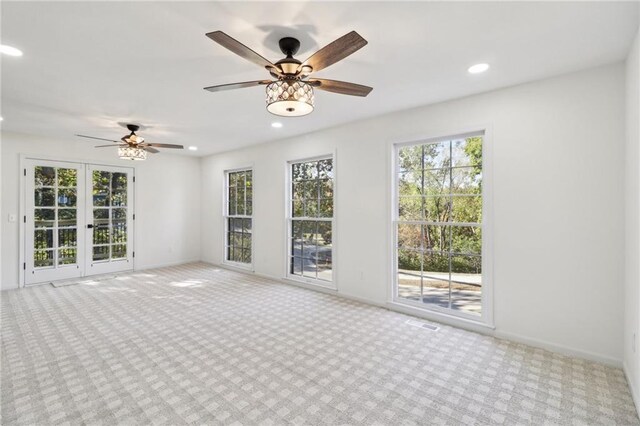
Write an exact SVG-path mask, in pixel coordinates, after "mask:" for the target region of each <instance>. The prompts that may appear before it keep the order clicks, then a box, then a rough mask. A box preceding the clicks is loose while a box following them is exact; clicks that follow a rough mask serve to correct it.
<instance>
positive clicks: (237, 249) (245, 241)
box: [225, 170, 253, 267]
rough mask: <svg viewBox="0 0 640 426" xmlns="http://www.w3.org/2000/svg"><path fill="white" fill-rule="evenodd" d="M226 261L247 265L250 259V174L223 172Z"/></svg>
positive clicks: (243, 171)
mask: <svg viewBox="0 0 640 426" xmlns="http://www.w3.org/2000/svg"><path fill="white" fill-rule="evenodd" d="M225 181H226V185H225V186H226V188H225V193H226V198H227V199H226V208H225V211H226V214H225V228H226V240H225V262H228V263H231V264H238V265H241V266H245V267H246V266H250V265H251V259H252V252H251V248H252V246H253V244H252V236H253V233H252V225H253V224H252V215H253V171H252V170H235V171H229V172H226V180H225Z"/></svg>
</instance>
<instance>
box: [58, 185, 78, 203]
mask: <svg viewBox="0 0 640 426" xmlns="http://www.w3.org/2000/svg"><path fill="white" fill-rule="evenodd" d="M75 205H76V189H75V188H58V206H59V207H74V206H75Z"/></svg>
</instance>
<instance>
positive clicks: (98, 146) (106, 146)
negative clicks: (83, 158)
mask: <svg viewBox="0 0 640 426" xmlns="http://www.w3.org/2000/svg"><path fill="white" fill-rule="evenodd" d="M119 146H127V145H126V144H124V143H121V144H120V145H96V146H94V148H117V147H119Z"/></svg>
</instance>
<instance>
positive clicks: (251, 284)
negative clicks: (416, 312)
mask: <svg viewBox="0 0 640 426" xmlns="http://www.w3.org/2000/svg"><path fill="white" fill-rule="evenodd" d="M409 318H411V317H408V316H406V315H402V314H398V313H395V312H391V311H387V310H384V309H380V308H375V307H371V306H367V305H364V304H361V303H356V302H352V301H348V300H344V299H340V298H337V297H334V296H331V295H327V294H322V293H318V292H314V291H310V290H305V289H301V288H297V287H293V286H288V285H284V284H281V283H277V282H274V281H270V280H267V279H263V278H259V277H256V276H253V275H249V274H242V273H237V272H232V271H227V270H222V269H218V268H215V267H212V266H209V265H205V264H189V265H183V266H179V267H173V268H163V269H156V270H149V271H144V272H136V273H130V274H124V275H120V276H118V277H117V278H115V279H111V280H105V281H99V282H94V283H90V284H78V285H74V286H69V287H61V288H53V287H51V286H49V285H46V286H39V287H32V288H26V289H22V290H14V291H8V292H3V293H2V360H1V361H2V367H1V368H2V377H1V378H2V382H1V398H2V406H1V408H2V412H1V423H2V424H3V425H13V424H22V425H27V424H29V425H32V424H39V425H49V424H74V425H75V424H91V425H93V424H108V425H113V424H126V425H130V424H171V425H178V424H187V423H190V424H236V425H240V424H244V425H253V424H264V425H287V424H309V425H320V424H330V425H341V424H367V425H405V424H406V425H411V424H512V425H513V424H534V425H542V424H552V425H580V424H584V425H587V424H588V425H594V424H603V425H606V424H618V425H637V424H639V422H638V418H637V416H636V413H635V409H634V406H633V402H632V399H631V396H630V393H629V390H628V386H627V383H626V381H625V378H624V375H623V373H622V371H621V370H620V369H616V368H611V367H607V366H604V365H600V364H596V363H592V362H588V361H584V360H581V359H577V358H570V357H566V356H562V355H558V354H554V353H551V352H548V351H544V350H541V349H535V348H532V347H529V346H525V345H522V344H517V343H512V342H508V341H505V340H498V339H494V338H491V337H488V336H483V335H479V334H476V333H471V332H467V331H463V330H459V329H456V328H452V327H448V326H441V327H440V329H439V330H438V331H436V332H434V331H430V330H426V329H423V328H420V327H415V326H412V325H410V324H407V323H406V321H407V319H409Z"/></svg>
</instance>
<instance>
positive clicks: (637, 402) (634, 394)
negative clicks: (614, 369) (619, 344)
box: [622, 361, 640, 416]
mask: <svg viewBox="0 0 640 426" xmlns="http://www.w3.org/2000/svg"><path fill="white" fill-rule="evenodd" d="M622 371H624V375H625V377H626V378H627V384H628V385H629V390H630V391H631V397H632V398H633V403H634V404H635V405H636V412H637V413H638V416H640V399H639V398H640V395H639V394H638V388H637V387H636V384H635V383H634V382H633V380H632V379H631V376H630V375H629V369H628V368H627V363H626V362H624V361H623V362H622Z"/></svg>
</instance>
